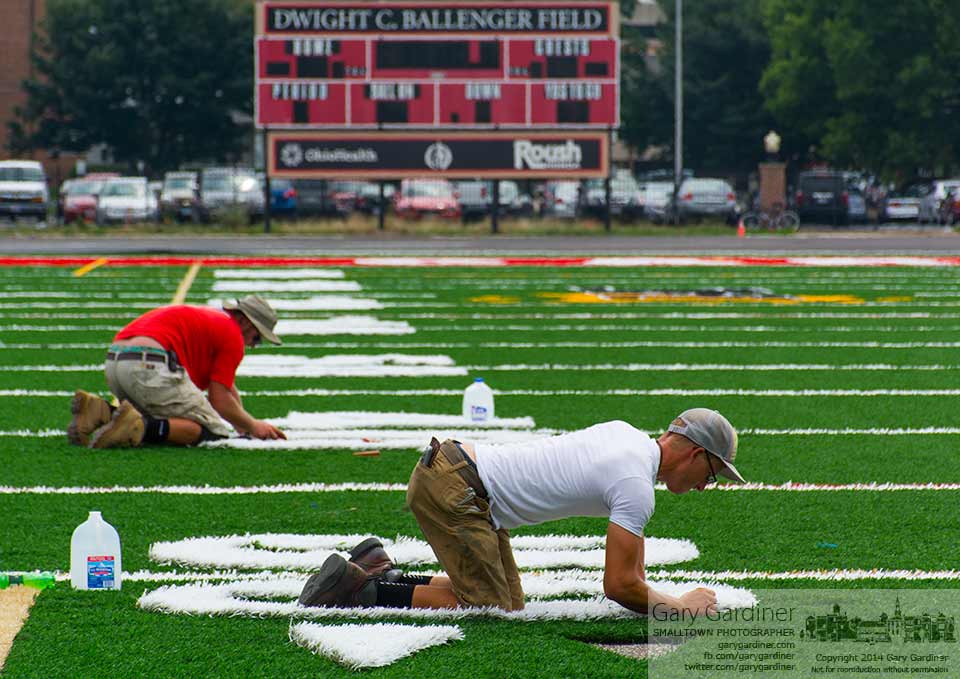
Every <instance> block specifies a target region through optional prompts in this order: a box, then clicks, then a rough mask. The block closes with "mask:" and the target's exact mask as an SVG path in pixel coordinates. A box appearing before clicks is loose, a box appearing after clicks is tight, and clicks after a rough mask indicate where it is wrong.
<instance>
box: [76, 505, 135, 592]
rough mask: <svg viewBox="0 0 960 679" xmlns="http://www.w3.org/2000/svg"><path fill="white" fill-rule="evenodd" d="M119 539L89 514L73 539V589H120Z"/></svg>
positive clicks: (91, 513)
mask: <svg viewBox="0 0 960 679" xmlns="http://www.w3.org/2000/svg"><path fill="white" fill-rule="evenodd" d="M121 570H122V569H121V563H120V536H119V535H117V531H116V529H115V528H114V527H113V526H111V525H110V524H109V523H107V522H106V521H104V520H103V517H102V516H100V512H90V516H89V517H88V518H87V520H86V521H84V522H83V523H81V524H80V525H79V526H77V528H76V530H74V531H73V538H71V540H70V583H71V584H72V585H73V588H74V589H120V574H121Z"/></svg>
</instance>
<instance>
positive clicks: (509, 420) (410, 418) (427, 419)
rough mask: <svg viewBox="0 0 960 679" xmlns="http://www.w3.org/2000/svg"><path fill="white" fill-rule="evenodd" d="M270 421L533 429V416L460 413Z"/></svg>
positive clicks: (295, 415) (296, 415)
mask: <svg viewBox="0 0 960 679" xmlns="http://www.w3.org/2000/svg"><path fill="white" fill-rule="evenodd" d="M270 422H271V423H272V424H274V425H275V426H277V427H280V428H282V429H284V430H287V429H312V430H325V429H345V428H348V427H460V428H477V429H493V428H497V429H533V427H534V426H535V422H534V420H533V418H532V417H494V418H492V419H490V420H487V421H486V422H471V421H469V420H466V419H465V418H464V417H463V416H461V415H443V414H433V413H407V412H402V411H401V412H374V411H351V410H338V411H333V412H330V411H328V412H319V413H304V412H296V411H294V412H290V413H288V414H287V416H286V417H281V418H270Z"/></svg>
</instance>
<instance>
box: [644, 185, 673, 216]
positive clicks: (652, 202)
mask: <svg viewBox="0 0 960 679" xmlns="http://www.w3.org/2000/svg"><path fill="white" fill-rule="evenodd" d="M640 191H641V194H642V196H643V214H644V216H645V217H646V218H647V219H649V220H651V221H652V222H653V223H654V224H660V223H661V222H667V221H670V220H671V219H673V209H672V206H673V182H647V183H646V184H643V185H642V186H641V187H640Z"/></svg>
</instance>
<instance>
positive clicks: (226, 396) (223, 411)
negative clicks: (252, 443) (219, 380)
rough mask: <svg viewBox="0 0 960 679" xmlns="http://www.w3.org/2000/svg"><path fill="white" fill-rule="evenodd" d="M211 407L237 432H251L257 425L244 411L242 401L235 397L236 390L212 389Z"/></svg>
mask: <svg viewBox="0 0 960 679" xmlns="http://www.w3.org/2000/svg"><path fill="white" fill-rule="evenodd" d="M210 405H212V406H213V409H214V410H216V411H217V412H218V413H219V414H220V417H222V418H223V419H225V420H226V421H227V422H229V423H230V424H232V425H233V426H234V428H235V429H236V430H237V431H241V432H249V431H251V430H252V429H253V427H254V424H255V423H256V420H255V418H254V417H253V416H252V415H250V413H248V412H247V411H246V410H244V408H243V404H242V403H241V402H240V399H239V398H238V397H237V396H235V395H234V390H228V389H226V388H219V389H214V388H211V391H210Z"/></svg>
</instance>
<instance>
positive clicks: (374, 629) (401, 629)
mask: <svg viewBox="0 0 960 679" xmlns="http://www.w3.org/2000/svg"><path fill="white" fill-rule="evenodd" d="M289 634H290V641H292V642H293V643H295V644H297V645H298V646H302V647H304V648H306V649H307V650H309V651H311V652H312V653H315V654H317V655H322V656H325V657H328V658H330V659H331V660H333V661H334V662H337V663H339V664H340V665H343V666H345V667H347V668H349V669H352V670H361V669H365V668H368V667H385V666H387V665H391V664H393V663H395V662H396V661H397V660H400V659H401V658H406V657H408V656H411V655H413V654H414V653H417V652H418V651H422V650H423V649H425V648H430V647H432V646H439V645H442V644H446V643H448V642H450V641H459V640H461V639H463V632H462V631H461V630H460V628H459V627H457V626H456V625H398V624H396V623H382V622H381V623H376V624H372V625H357V624H352V625H319V624H317V623H312V622H299V623H296V624H292V625H290V632H289Z"/></svg>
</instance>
